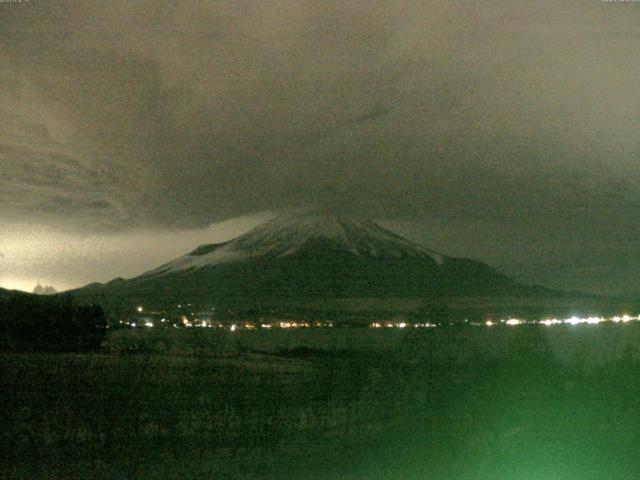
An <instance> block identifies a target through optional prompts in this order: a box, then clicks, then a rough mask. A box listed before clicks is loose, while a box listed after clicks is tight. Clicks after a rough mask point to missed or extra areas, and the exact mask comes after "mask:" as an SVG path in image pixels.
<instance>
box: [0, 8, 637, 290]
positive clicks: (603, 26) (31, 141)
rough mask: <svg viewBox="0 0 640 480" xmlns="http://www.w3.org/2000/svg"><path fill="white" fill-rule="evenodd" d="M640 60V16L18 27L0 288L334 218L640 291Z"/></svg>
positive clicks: (229, 12) (199, 16)
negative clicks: (287, 223) (312, 211)
mask: <svg viewBox="0 0 640 480" xmlns="http://www.w3.org/2000/svg"><path fill="white" fill-rule="evenodd" d="M639 45H640V2H621V1H619V2H602V1H600V0H588V1H574V0H563V1H557V0H554V1H544V0H543V1H535V2H520V1H517V2H516V1H509V2H498V1H489V0H482V1H473V0H470V1H465V2H448V1H444V0H442V1H437V2H435V1H429V0H425V1H420V2H416V1H415V0H412V1H409V0H407V1H403V0H391V1H389V0H387V1H376V0H336V1H333V0H322V1H319V0H314V1H306V0H273V1H271V0H259V1H258V0H252V1H242V0H229V1H213V0H212V1H201V0H198V1H192V2H190V1H186V0H182V1H179V2H160V1H157V2H151V1H136V2H131V1H111V2H97V1H87V2H85V1H82V2H81V1H62V0H57V1H44V0H42V1H39V0H31V1H29V2H26V1H23V2H20V3H0V47H1V48H0V85H1V88H0V225H1V226H2V227H1V228H2V230H1V231H0V254H1V255H0V286H2V287H5V288H23V289H29V290H30V289H32V288H33V286H35V284H36V283H37V282H38V281H40V282H41V283H47V284H53V285H54V286H55V287H56V288H58V289H63V288H69V287H73V286H79V285H81V284H85V283H89V282H91V281H105V280H109V279H110V278H113V277H116V276H125V277H126V276H132V275H135V274H137V273H140V272H142V271H144V270H146V269H149V268H152V267H155V266H157V264H158V263H162V262H164V261H166V260H169V259H170V258H172V257H174V256H176V255H178V254H181V253H184V252H185V251H188V250H190V249H191V248H192V247H193V246H195V244H198V243H205V242H206V241H207V239H209V238H211V240H212V241H215V240H216V239H220V238H223V237H229V236H233V235H236V234H237V233H238V232H240V231H243V230H246V229H247V228H249V227H250V226H251V225H252V224H255V223H258V222H259V221H262V220H263V219H264V218H265V215H266V214H265V213H264V212H267V211H276V210H278V209H281V208H289V207H299V206H302V205H304V206H318V205H319V206H321V207H323V208H329V209H337V210H340V211H342V212H353V213H357V214H358V215H367V216H370V217H372V218H374V219H379V220H381V221H384V222H386V223H385V224H386V225H391V226H393V227H394V228H396V229H397V230H398V231H401V232H403V233H406V234H407V235H409V236H411V237H412V238H414V239H416V240H419V241H421V242H423V243H424V244H426V245H427V246H429V247H431V248H434V249H437V250H440V251H442V252H444V253H448V254H451V255H461V256H467V257H472V258H476V259H479V260H484V261H486V262H488V263H491V264H492V265H494V266H496V267H498V268H500V269H501V270H503V271H504V272H506V273H508V274H510V275H513V276H515V277H516V278H518V279H521V280H525V281H529V282H538V283H544V284H546V285H549V286H554V287H562V288H581V289H585V290H589V291H595V292H602V293H608V292H620V291H638V290H640V288H639V284H640V268H639V267H640V252H639V249H638V247H637V243H638V240H637V239H638V238H640V222H638V216H639V212H640V134H639V133H640V128H639V127H640V88H638V78H639V77H640V48H639V47H638V46H639ZM256 213H257V215H255V214H256ZM237 216H243V217H242V218H241V219H240V220H239V221H227V220H229V219H233V218H235V217H237ZM218 222H223V223H222V224H218ZM212 224H215V225H213V226H211V225H212Z"/></svg>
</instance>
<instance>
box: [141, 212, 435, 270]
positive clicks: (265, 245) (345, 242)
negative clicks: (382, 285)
mask: <svg viewBox="0 0 640 480" xmlns="http://www.w3.org/2000/svg"><path fill="white" fill-rule="evenodd" d="M318 241H323V242H328V243H330V244H331V245H332V246H333V247H334V248H336V249H338V250H341V251H344V252H348V253H350V254H351V255H354V256H356V257H363V258H369V259H371V258H373V259H375V258H395V259H400V258H416V259H418V258H420V259H430V260H432V261H434V262H435V263H437V264H441V263H442V262H443V260H444V258H445V257H444V256H443V255H441V254H439V253H437V252H434V251H432V250H429V249H426V248H424V247H422V246H420V245H418V244H416V243H413V242H411V241H409V240H406V239H404V238H402V237H400V236H398V235H396V234H395V233H393V232H391V231H389V230H386V229H385V228H382V227H380V226H379V225H377V224H376V223H374V222H371V221H360V220H356V219H352V218H348V217H338V216H332V215H309V214H306V215H289V216H282V217H276V218H274V219H272V220H270V221H268V222H266V223H264V224H262V225H259V226H257V227H256V228H254V229H253V230H251V231H249V232H247V233H246V234H244V235H241V236H240V237H237V238H235V239H233V240H231V241H229V242H226V243H221V244H212V245H203V246H200V247H198V248H197V249H196V250H194V251H192V252H190V253H189V254H187V255H184V256H183V257H180V258H178V259H176V260H174V261H171V262H169V263H167V264H165V265H162V266H161V267H159V268H157V269H155V270H151V271H149V272H147V273H145V274H143V275H142V277H149V276H158V275H164V274H169V273H179V272H182V271H186V270H192V269H199V268H203V267H211V266H215V265H220V264H224V263H232V262H237V261H241V260H245V259H249V258H260V257H271V258H273V257H287V256H291V255H295V254H298V253H301V252H303V251H304V249H305V248H306V247H308V246H310V245H311V244H312V243H314V242H318Z"/></svg>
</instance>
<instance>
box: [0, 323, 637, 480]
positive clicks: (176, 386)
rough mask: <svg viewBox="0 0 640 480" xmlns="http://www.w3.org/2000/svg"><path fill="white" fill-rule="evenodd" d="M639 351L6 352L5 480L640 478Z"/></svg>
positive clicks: (417, 336) (284, 338)
mask: <svg viewBox="0 0 640 480" xmlns="http://www.w3.org/2000/svg"><path fill="white" fill-rule="evenodd" d="M239 333H240V334H239ZM638 353H640V328H639V326H637V325H607V326H578V327H575V328H574V327H568V326H560V327H550V328H547V327H526V326H521V327H516V328H509V327H504V328H497V329H472V328H466V329H451V330H432V331H410V332H399V331H392V332H391V331H372V330H368V329H340V330H338V329H336V330H307V331H293V332H235V333H233V334H231V333H229V332H221V331H207V330H200V331H176V330H166V331H160V330H156V331H118V332H113V333H112V334H110V336H109V337H108V339H107V341H106V343H105V344H104V346H103V353H99V354H83V355H80V354H77V355H73V354H30V355H27V354H2V355H1V357H0V361H1V362H2V376H1V380H0V382H1V384H0V392H1V393H0V395H1V398H0V401H1V405H0V411H1V412H2V416H1V417H0V421H1V422H2V424H1V425H0V432H1V433H0V435H1V437H0V439H1V440H0V441H1V448H2V451H1V452H0V463H1V464H0V472H2V473H0V477H2V478H25V479H26V478H29V479H31V478H33V479H38V478H43V479H44V478H56V479H58V478H65V479H67V478H100V479H102V478H104V479H111V478H113V479H122V478H125V479H129V478H131V479H164V478H169V479H173V478H175V479H178V478H188V479H198V478H202V479H205V478H206V479H211V478H214V479H218V478H219V479H243V478H272V479H289V478H291V479H298V478H318V479H334V478H336V479H337V478H340V479H343V478H344V479H389V478H402V479H424V478H429V479H497V480H501V479H504V480H510V479H532V480H537V479H544V480H555V479H558V480H559V479H576V478H580V479H635V478H637V474H638V472H639V471H640V375H639V374H640V357H639V356H638Z"/></svg>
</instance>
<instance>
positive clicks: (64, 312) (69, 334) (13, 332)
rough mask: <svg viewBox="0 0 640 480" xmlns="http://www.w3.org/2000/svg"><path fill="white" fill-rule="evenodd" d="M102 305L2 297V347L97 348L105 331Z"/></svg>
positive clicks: (67, 299) (78, 349)
mask: <svg viewBox="0 0 640 480" xmlns="http://www.w3.org/2000/svg"><path fill="white" fill-rule="evenodd" d="M106 327H107V322H106V318H105V315H104V312H103V310H102V308H101V307H99V306H96V305H77V304H75V303H74V302H73V301H72V300H71V299H69V298H62V297H44V296H37V295H9V296H4V297H0V349H2V350H12V351H39V350H41V351H90V350H96V349H97V348H98V347H99V346H100V343H101V342H102V340H103V339H104V336H105V334H106Z"/></svg>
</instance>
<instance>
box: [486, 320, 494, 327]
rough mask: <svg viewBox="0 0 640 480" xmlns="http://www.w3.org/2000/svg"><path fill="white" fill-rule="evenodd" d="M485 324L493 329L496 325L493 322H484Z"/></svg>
mask: <svg viewBox="0 0 640 480" xmlns="http://www.w3.org/2000/svg"><path fill="white" fill-rule="evenodd" d="M484 324H485V325H486V326H487V327H492V326H493V325H494V323H493V322H492V321H491V320H487V321H486V322H484Z"/></svg>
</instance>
